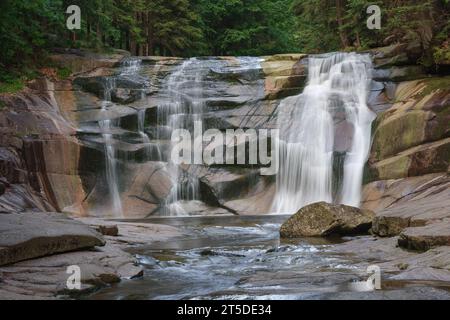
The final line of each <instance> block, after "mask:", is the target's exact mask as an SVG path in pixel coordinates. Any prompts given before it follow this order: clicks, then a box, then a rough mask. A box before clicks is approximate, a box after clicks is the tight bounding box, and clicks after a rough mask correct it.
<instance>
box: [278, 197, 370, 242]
mask: <svg viewBox="0 0 450 320" xmlns="http://www.w3.org/2000/svg"><path fill="white" fill-rule="evenodd" d="M374 217H375V214H374V213H373V212H372V211H370V210H361V209H358V208H354V207H350V206H346V205H333V204H329V203H326V202H319V203H314V204H311V205H308V206H306V207H304V208H302V209H300V210H299V211H298V212H297V213H296V214H294V215H293V216H292V217H290V218H289V219H288V220H287V221H286V222H285V223H284V224H283V225H282V226H281V229H280V234H281V237H282V238H300V237H325V236H329V235H333V234H339V235H351V234H361V233H365V232H367V231H368V230H369V229H370V228H371V226H372V221H373V219H374Z"/></svg>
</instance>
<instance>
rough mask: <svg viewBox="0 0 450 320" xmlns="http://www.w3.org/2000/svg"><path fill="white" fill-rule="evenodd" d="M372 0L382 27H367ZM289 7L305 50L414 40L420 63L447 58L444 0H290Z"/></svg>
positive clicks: (448, 17)
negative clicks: (375, 28)
mask: <svg viewBox="0 0 450 320" xmlns="http://www.w3.org/2000/svg"><path fill="white" fill-rule="evenodd" d="M372 4H376V5H378V6H379V7H380V8H381V16H382V21H381V30H369V29H368V28H367V26H366V21H367V18H368V14H367V13H366V10H367V8H368V7H369V6H370V5H372ZM293 10H294V12H295V14H296V15H297V16H298V27H297V38H298V39H299V44H300V47H301V48H303V49H304V50H306V51H307V52H323V51H333V50H340V49H347V50H361V49H368V48H371V47H378V46H384V45H389V44H392V43H398V42H407V43H412V42H418V43H420V45H421V47H422V49H423V52H422V58H421V59H422V60H421V61H419V62H421V63H423V64H426V65H427V64H428V65H431V64H433V63H439V62H440V61H443V60H445V59H447V60H448V54H449V52H450V51H449V40H450V39H449V36H450V1H449V0H395V1H393V0H375V1H368V0H295V1H294V4H293ZM319 35H320V36H319ZM433 58H434V60H433Z"/></svg>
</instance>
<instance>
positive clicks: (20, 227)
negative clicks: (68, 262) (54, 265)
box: [0, 213, 105, 265]
mask: <svg viewBox="0 0 450 320" xmlns="http://www.w3.org/2000/svg"><path fill="white" fill-rule="evenodd" d="M104 245H105V241H104V240H103V238H102V236H101V235H100V234H99V233H98V232H96V231H95V230H94V229H92V228H91V227H89V226H87V225H85V224H83V223H81V222H78V221H75V220H72V219H70V218H67V217H66V216H64V215H63V214H59V213H21V214H0V265H7V264H12V263H15V262H18V261H23V260H28V259H33V258H38V257H43V256H48V255H52V254H55V253H62V252H68V251H74V250H80V249H87V248H92V247H95V246H104Z"/></svg>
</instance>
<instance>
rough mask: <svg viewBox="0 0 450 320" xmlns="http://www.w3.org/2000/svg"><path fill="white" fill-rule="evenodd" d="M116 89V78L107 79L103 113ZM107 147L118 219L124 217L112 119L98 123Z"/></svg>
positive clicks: (108, 172) (110, 186) (108, 174)
mask: <svg viewBox="0 0 450 320" xmlns="http://www.w3.org/2000/svg"><path fill="white" fill-rule="evenodd" d="M115 87H116V81H115V78H114V77H108V78H105V86H104V98H103V99H104V100H103V101H102V112H107V110H108V107H109V106H110V105H111V92H112V91H113V90H114V89H115ZM98 125H99V127H100V130H101V132H102V137H103V141H104V145H105V163H106V166H105V167H106V182H107V184H108V190H109V195H110V197H111V206H112V208H111V210H112V214H113V215H114V216H116V217H120V216H122V215H123V209H122V202H121V200H120V193H119V178H118V173H117V160H116V158H115V156H116V152H115V149H114V141H113V140H114V139H113V134H112V130H113V124H112V120H111V119H105V120H100V121H99V122H98Z"/></svg>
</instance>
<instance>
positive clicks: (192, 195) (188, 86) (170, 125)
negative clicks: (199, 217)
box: [158, 58, 210, 215]
mask: <svg viewBox="0 0 450 320" xmlns="http://www.w3.org/2000/svg"><path fill="white" fill-rule="evenodd" d="M209 70H210V69H209V66H208V65H207V64H205V63H204V61H201V60H198V59H196V58H192V59H189V60H186V61H184V62H183V63H182V64H181V65H180V66H179V67H178V68H177V69H176V70H175V71H174V72H173V73H172V74H171V75H170V76H169V78H168V81H167V83H166V91H167V93H168V95H169V97H170V98H169V101H168V102H167V103H164V104H162V105H161V106H159V107H158V126H160V127H161V128H167V129H168V130H169V131H170V132H172V131H173V130H176V129H188V130H190V131H191V132H193V131H192V129H193V126H194V123H195V122H196V121H202V113H203V112H204V100H203V96H202V94H203V88H202V81H203V77H204V76H205V75H206V74H207V73H208V72H209ZM165 135H167V131H166V132H165ZM158 139H159V137H158ZM169 165H170V166H171V167H170V175H171V177H172V180H173V181H175V182H176V183H175V184H174V187H173V188H172V190H171V193H170V195H169V197H168V198H167V200H166V204H165V208H164V210H165V211H166V212H165V214H167V215H182V214H185V212H184V209H183V208H182V204H181V202H182V201H193V200H200V183H199V180H198V178H197V177H195V176H193V175H189V174H187V173H186V172H183V171H180V168H179V167H178V166H177V165H175V164H173V163H171V162H170V159H169Z"/></svg>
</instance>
